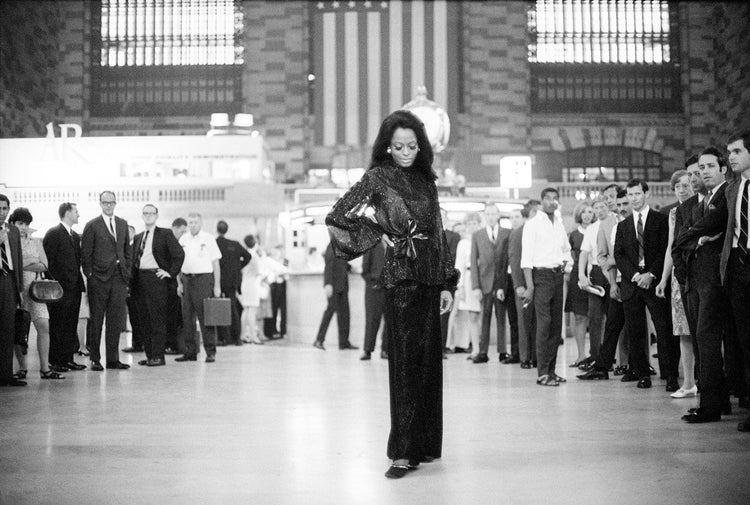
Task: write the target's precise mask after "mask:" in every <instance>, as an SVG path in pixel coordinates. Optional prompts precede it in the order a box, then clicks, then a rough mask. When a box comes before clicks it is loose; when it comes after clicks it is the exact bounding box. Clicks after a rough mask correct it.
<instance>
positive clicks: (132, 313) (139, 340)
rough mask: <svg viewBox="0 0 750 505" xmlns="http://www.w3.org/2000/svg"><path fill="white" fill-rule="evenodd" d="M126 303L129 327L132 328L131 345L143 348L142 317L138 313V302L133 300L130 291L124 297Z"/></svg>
mask: <svg viewBox="0 0 750 505" xmlns="http://www.w3.org/2000/svg"><path fill="white" fill-rule="evenodd" d="M125 302H126V305H127V306H128V317H129V318H130V327H131V328H132V330H133V331H132V334H131V336H130V340H131V343H132V345H133V347H135V348H138V349H142V348H143V331H144V328H143V325H142V324H141V319H143V317H142V316H141V315H139V314H138V304H137V303H136V301H135V298H134V297H133V295H132V293H131V294H130V296H128V297H127V298H126V299H125Z"/></svg>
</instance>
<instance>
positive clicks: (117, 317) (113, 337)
mask: <svg viewBox="0 0 750 505" xmlns="http://www.w3.org/2000/svg"><path fill="white" fill-rule="evenodd" d="M116 205H117V199H116V198H115V194H114V192H112V191H103V192H102V193H101V194H100V195H99V206H100V207H101V208H102V214H101V216H98V217H95V218H94V219H92V220H91V221H89V222H88V223H86V226H85V227H84V228H83V234H82V236H81V264H82V266H83V273H84V275H85V276H86V277H87V278H88V295H89V308H90V310H91V320H90V323H89V324H91V333H90V334H89V339H90V342H89V352H90V353H91V369H92V370H94V371H102V370H104V367H102V364H101V362H100V361H101V352H100V349H99V347H100V344H101V338H102V327H103V326H104V318H105V317H106V319H107V330H106V336H105V347H106V358H107V368H109V369H120V370H125V369H128V368H130V365H126V364H125V363H122V362H120V357H119V349H118V346H119V343H120V333H121V332H122V331H123V330H124V329H125V318H126V301H125V299H126V297H127V293H128V285H129V283H130V270H131V264H130V253H131V250H130V243H129V239H128V223H127V221H125V220H124V219H122V218H119V217H117V216H115V206H116Z"/></svg>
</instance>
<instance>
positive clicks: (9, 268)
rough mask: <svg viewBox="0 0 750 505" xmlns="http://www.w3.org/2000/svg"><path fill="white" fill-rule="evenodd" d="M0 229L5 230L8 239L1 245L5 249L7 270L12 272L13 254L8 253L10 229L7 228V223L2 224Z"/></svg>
mask: <svg viewBox="0 0 750 505" xmlns="http://www.w3.org/2000/svg"><path fill="white" fill-rule="evenodd" d="M0 228H2V229H3V230H5V231H6V233H7V237H8V238H7V240H6V241H5V242H3V243H2V244H1V245H2V246H3V247H4V248H5V256H6V259H7V260H8V270H13V254H11V252H10V227H8V223H3V224H2V225H1V226H0Z"/></svg>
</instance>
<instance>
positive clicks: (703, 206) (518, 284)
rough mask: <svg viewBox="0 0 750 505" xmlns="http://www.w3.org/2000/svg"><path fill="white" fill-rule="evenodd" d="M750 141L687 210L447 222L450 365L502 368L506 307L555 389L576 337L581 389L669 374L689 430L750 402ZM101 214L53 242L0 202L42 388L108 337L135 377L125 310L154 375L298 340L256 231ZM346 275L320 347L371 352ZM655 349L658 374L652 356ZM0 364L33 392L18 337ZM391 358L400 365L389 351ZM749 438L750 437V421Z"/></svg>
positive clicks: (643, 185) (378, 311)
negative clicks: (42, 279) (563, 351)
mask: <svg viewBox="0 0 750 505" xmlns="http://www.w3.org/2000/svg"><path fill="white" fill-rule="evenodd" d="M748 146H750V133H747V132H745V133H741V134H737V135H734V136H732V137H730V138H729V141H728V143H727V146H726V147H727V149H726V150H724V149H719V148H716V147H708V148H706V149H704V150H703V151H702V152H701V153H699V154H696V155H694V156H691V157H689V158H688V159H687V160H686V162H685V168H684V169H680V170H677V171H675V172H674V174H673V175H672V177H671V180H670V185H671V187H672V189H673V191H674V194H675V199H676V201H675V202H674V203H672V204H671V205H668V206H665V207H663V208H660V209H657V208H655V207H652V206H651V205H650V193H649V186H648V183H647V182H646V181H643V180H640V179H633V180H630V181H628V182H627V183H625V184H617V183H612V184H609V185H606V186H604V187H602V188H601V191H600V192H599V193H598V196H597V197H596V198H594V199H593V200H586V201H582V202H580V203H579V204H578V205H577V206H576V208H575V209H574V210H573V218H574V221H575V227H574V229H573V230H572V231H570V232H569V233H568V232H567V231H566V228H565V226H564V223H563V220H562V216H561V213H560V209H559V193H558V191H557V190H556V189H555V188H553V187H549V188H546V189H544V190H543V191H542V193H541V195H540V199H539V200H529V201H528V202H527V203H526V204H525V205H524V206H523V208H520V209H516V210H513V211H512V212H511V213H510V216H509V220H508V221H509V223H510V227H507V226H504V225H503V224H504V223H501V219H500V217H501V215H500V211H499V210H498V207H497V206H496V205H495V204H492V203H489V204H487V205H486V206H485V209H484V212H483V215H481V216H480V215H479V214H478V213H473V212H470V213H468V214H466V215H465V217H464V218H463V220H462V221H461V222H459V223H456V224H455V225H454V226H452V227H450V226H448V222H447V216H446V215H445V213H444V214H443V222H444V225H445V226H446V230H445V235H446V244H447V247H449V249H450V251H451V253H452V255H453V257H454V258H455V267H456V268H457V269H458V270H459V271H460V273H461V280H460V282H459V284H458V286H457V288H456V291H455V292H454V293H453V294H454V304H453V310H452V311H451V312H450V313H449V314H446V315H445V316H444V318H443V321H442V322H443V325H442V326H443V346H444V348H445V350H446V354H448V353H460V352H467V353H468V359H469V360H471V362H472V363H475V364H482V363H487V362H488V361H489V343H490V334H491V327H492V326H493V312H494V314H495V319H494V321H495V322H494V326H495V331H494V333H495V335H496V341H497V353H498V359H499V361H500V362H502V363H503V364H507V365H510V364H518V365H520V367H521V368H524V369H531V368H536V369H537V379H536V382H537V384H539V385H540V386H559V385H560V384H562V383H564V382H566V379H565V378H564V377H562V376H561V375H558V374H557V373H556V370H557V369H556V363H557V354H558V347H559V345H560V344H561V343H562V341H563V339H562V335H563V328H564V326H567V330H568V332H569V334H570V336H572V338H574V341H575V344H576V350H577V356H576V359H575V360H574V362H573V363H571V364H570V365H569V366H570V367H575V368H579V369H581V370H582V371H583V372H584V373H583V374H581V375H578V379H580V380H607V379H609V373H613V374H614V375H616V376H621V380H622V381H623V382H634V383H636V385H637V387H638V388H640V389H648V388H651V387H652V376H654V375H657V374H658V376H659V377H660V378H661V379H663V380H664V381H665V389H666V391H667V392H669V393H670V396H671V397H672V398H675V399H680V398H692V397H699V398H700V401H699V407H698V408H696V409H690V411H689V412H688V413H687V414H686V415H685V416H683V419H684V420H685V421H687V422H689V423H701V422H711V421H718V420H720V419H721V415H722V414H729V413H731V410H732V404H731V402H730V396H731V395H734V396H735V397H737V398H738V399H739V406H740V407H744V408H747V407H749V406H750V402H749V401H748V382H749V381H750V331H749V330H748V328H750V321H748V317H749V316H748V314H749V313H750V311H748V310H747V308H748V307H750V257H748V248H749V247H750V242H748V218H747V213H748V192H749V191H750V188H749V186H750V182H749V181H748V180H749V179H750V154H748V149H747V147H748ZM727 151H728V154H727ZM100 205H101V207H102V214H101V216H97V217H96V218H94V219H92V220H90V221H89V222H88V223H87V224H86V225H85V227H84V229H83V232H82V234H81V235H78V233H77V232H75V231H74V230H73V229H72V226H73V225H74V224H76V223H77V222H78V211H77V208H76V205H75V204H74V203H63V204H62V205H61V206H60V208H59V217H60V225H59V226H57V227H53V228H52V229H50V230H49V231H48V232H47V233H46V235H45V237H44V239H43V240H38V239H35V238H33V237H32V236H31V231H32V230H31V228H30V224H31V222H32V216H31V213H30V211H29V210H28V209H25V208H16V209H14V211H13V213H12V214H10V215H9V216H8V213H9V211H10V202H9V201H8V198H7V197H5V196H4V195H0V217H2V221H0V222H1V223H2V231H1V232H0V233H2V235H0V238H1V239H2V247H0V250H1V251H2V253H3V255H2V275H0V282H2V287H3V290H2V291H3V296H2V297H1V298H0V302H1V303H2V306H1V307H0V310H2V315H3V331H9V330H12V327H11V326H10V324H9V323H8V321H9V319H13V318H12V317H9V315H12V313H13V312H14V311H15V306H16V305H17V304H18V303H21V304H22V305H23V307H24V308H25V309H26V310H28V311H29V312H30V314H31V320H32V322H33V325H34V327H35V328H36V333H37V350H38V353H39V363H40V373H41V377H42V378H43V379H59V378H63V375H62V373H64V372H67V371H68V370H77V369H81V368H85V366H84V365H80V364H78V363H76V361H75V360H74V355H75V354H76V353H77V354H78V355H89V357H90V359H91V369H92V370H102V369H103V368H104V367H103V366H102V363H101V361H102V357H101V356H100V350H99V347H100V339H101V337H102V334H103V333H104V334H105V341H106V346H105V347H106V362H105V364H106V366H107V367H108V368H119V369H124V368H127V367H128V365H126V364H124V363H122V362H121V361H120V360H119V357H118V356H119V354H118V352H119V350H118V349H117V343H118V342H119V341H120V334H121V332H122V331H125V329H126V320H127V319H128V316H127V314H128V313H129V320H130V323H131V326H132V332H133V338H132V342H133V345H132V347H130V348H128V349H126V350H127V351H144V352H145V354H146V359H145V360H142V361H140V362H139V364H141V365H144V366H160V365H163V364H164V355H165V354H181V356H180V357H179V358H177V361H194V360H196V359H197V355H198V346H199V344H200V342H201V340H202V342H203V346H204V348H205V352H206V361H208V362H212V361H214V360H215V355H216V347H217V345H229V344H236V345H241V344H242V343H256V344H261V343H263V339H262V338H261V336H264V337H265V338H266V339H273V338H280V337H283V336H284V334H285V333H286V328H285V325H286V322H285V320H286V276H287V274H288V270H287V267H286V266H285V261H284V260H283V254H282V250H281V248H280V247H274V248H272V249H271V250H270V251H269V252H268V253H266V252H264V250H263V249H262V248H261V247H260V246H259V244H258V239H257V237H255V236H252V235H248V236H247V237H245V240H244V244H240V243H239V242H236V241H233V240H229V239H227V238H226V237H225V234H226V233H227V231H228V226H227V224H226V222H224V221H220V222H219V223H218V225H217V233H218V236H217V237H215V236H214V235H212V234H209V233H207V232H205V231H203V230H202V219H201V216H200V215H199V214H196V213H191V214H189V215H188V217H187V219H182V218H179V219H176V220H175V221H174V222H173V223H172V229H171V230H170V229H166V228H160V227H158V226H156V221H157V219H158V209H157V208H156V207H155V206H154V205H151V204H149V205H146V206H145V207H144V208H143V220H144V225H145V228H144V231H143V232H141V233H138V234H135V233H134V230H133V229H132V227H131V230H130V231H129V230H128V226H127V223H126V222H125V221H124V220H122V219H120V218H119V217H117V216H115V215H114V207H115V205H116V199H115V195H114V193H113V192H111V191H104V192H102V193H101V195H100ZM6 217H7V221H8V223H10V225H11V226H8V224H6V223H5V221H6ZM451 228H452V229H451ZM386 250H387V246H386V245H383V246H382V247H374V248H373V249H372V250H370V251H368V253H367V254H366V255H365V257H364V258H363V272H362V275H363V277H364V279H365V282H366V287H365V307H366V321H365V339H364V340H365V345H364V352H363V354H362V356H361V359H363V360H367V359H370V357H371V353H372V352H374V349H375V339H376V335H377V334H378V331H379V328H380V326H381V321H382V320H383V296H384V291H383V287H382V286H381V285H380V282H379V277H380V270H381V269H382V263H383V258H384V255H385V254H386ZM349 270H350V268H349V267H348V265H347V264H346V262H345V261H343V260H339V259H337V258H335V256H334V255H333V254H332V251H330V250H329V251H326V254H325V269H324V285H325V290H326V295H327V297H328V307H327V309H326V312H325V313H324V316H323V321H322V322H321V326H320V329H319V332H318V336H317V337H316V340H315V346H316V347H318V348H320V349H324V347H323V341H324V338H325V333H326V330H327V328H328V323H329V322H330V320H331V318H332V316H333V314H334V313H337V314H338V322H339V325H338V326H339V330H340V332H339V348H341V349H355V348H356V347H354V346H352V345H351V343H350V342H349V336H348V327H349V321H348V317H349V312H348V298H347V296H346V292H347V291H348V282H347V281H346V278H347V276H348V272H349ZM19 273H22V275H19ZM43 273H48V274H50V276H51V277H52V278H54V279H55V280H57V281H59V282H60V284H61V285H62V287H63V289H64V292H65V294H64V296H63V298H62V300H60V301H58V302H55V303H53V304H49V305H45V304H40V303H37V302H34V301H33V300H31V299H29V298H28V297H27V296H22V294H23V293H22V291H21V289H20V286H28V284H29V283H30V282H31V281H32V280H34V279H36V278H37V277H38V276H39V275H40V274H43ZM82 274H83V275H82ZM211 297H217V298H218V297H227V298H229V299H230V301H231V323H230V324H229V325H227V326H224V327H220V329H219V330H218V331H214V330H213V329H208V328H207V327H206V325H205V324H204V313H203V300H204V299H205V298H211ZM279 316H280V318H279ZM565 318H567V319H568V321H569V322H568V324H567V325H564V319H565ZM105 319H106V323H107V324H106V326H104V325H103V323H104V320H105ZM506 320H507V324H506ZM196 321H197V323H198V325H197V326H198V327H199V328H200V331H198V328H197V327H196ZM279 321H280V326H278V325H277V322H279ZM86 322H88V324H86ZM259 322H261V324H259ZM386 323H387V322H386ZM508 329H509V332H508ZM507 333H509V335H508V334H507ZM382 334H383V335H384V336H387V330H386V329H384V330H383V331H382ZM201 335H202V338H201ZM587 337H588V349H587V348H586V343H587ZM652 340H655V341H656V344H657V354H656V355H655V357H656V358H657V361H656V363H658V366H657V367H652V366H651V360H650V357H651V356H649V354H650V351H649V349H650V344H651V343H652V342H651V341H652ZM9 342H10V344H9ZM618 349H619V352H618ZM14 354H15V357H16V360H17V362H18V369H17V371H16V372H15V374H13V355H14ZM0 357H2V363H0V367H1V368H0V372H1V373H2V375H0V381H2V384H6V385H22V384H23V379H24V378H25V375H26V373H27V370H28V366H27V357H26V356H25V352H24V350H23V348H22V347H20V346H15V347H13V344H12V339H10V340H9V339H8V337H7V335H5V336H4V337H3V339H2V342H0ZM381 357H383V358H386V357H387V345H386V343H384V344H383V346H382V348H381ZM680 363H681V368H680ZM657 369H658V371H657ZM680 369H681V372H682V373H681V374H680ZM680 376H681V381H682V382H680ZM739 429H740V430H741V431H748V430H750V421H744V422H743V423H740V425H739Z"/></svg>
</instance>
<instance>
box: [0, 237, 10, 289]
mask: <svg viewBox="0 0 750 505" xmlns="http://www.w3.org/2000/svg"><path fill="white" fill-rule="evenodd" d="M0 229H2V226H1V225H0ZM7 237H8V238H7V239H6V242H7V243H10V235H8V236H7ZM0 256H2V271H0V275H3V276H6V275H8V274H9V273H10V263H8V253H7V252H6V251H5V244H0Z"/></svg>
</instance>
